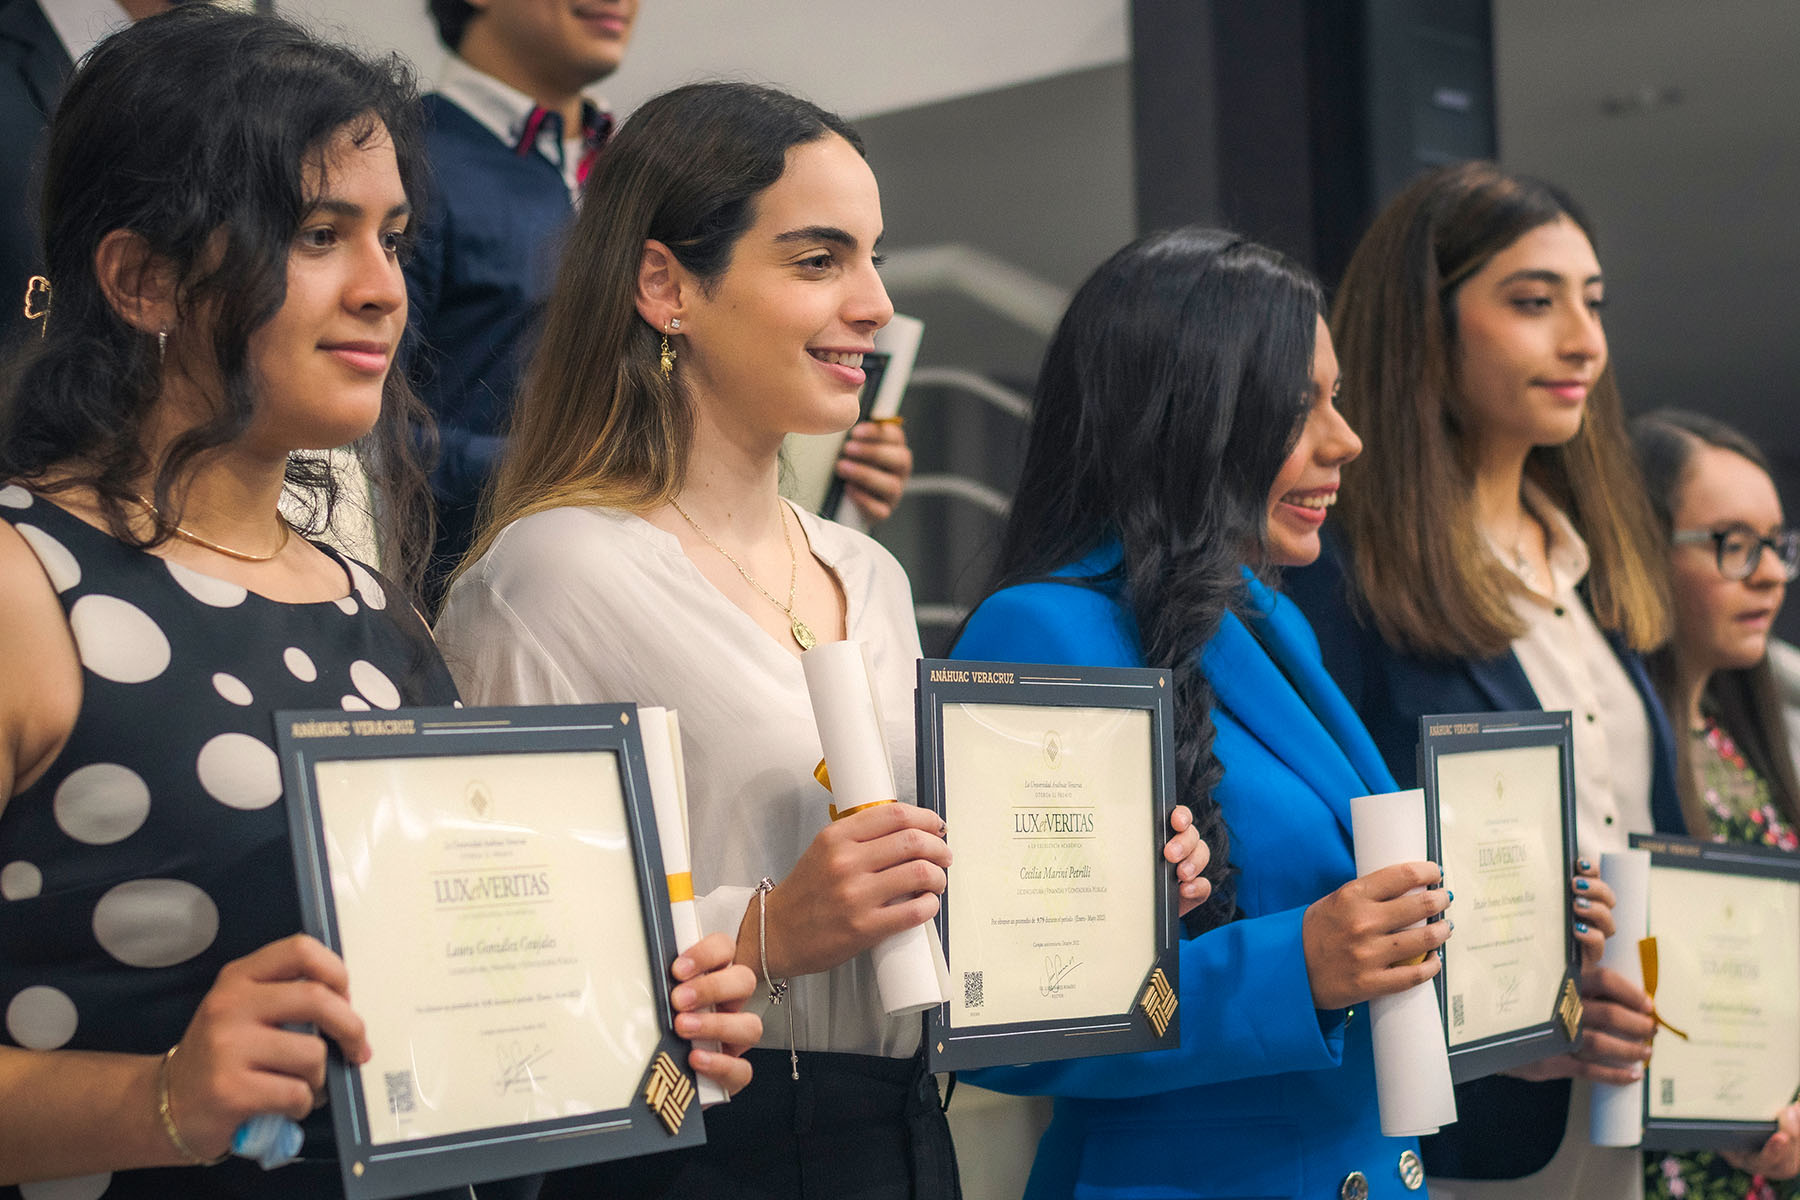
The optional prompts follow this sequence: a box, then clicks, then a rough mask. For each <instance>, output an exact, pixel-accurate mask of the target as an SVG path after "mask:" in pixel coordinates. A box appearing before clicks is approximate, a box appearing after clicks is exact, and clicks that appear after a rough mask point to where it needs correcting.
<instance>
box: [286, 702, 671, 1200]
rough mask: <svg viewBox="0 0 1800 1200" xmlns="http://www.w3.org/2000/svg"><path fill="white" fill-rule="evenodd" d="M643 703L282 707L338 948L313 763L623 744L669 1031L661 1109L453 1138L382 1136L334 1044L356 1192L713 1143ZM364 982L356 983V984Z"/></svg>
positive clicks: (295, 810) (300, 811)
mask: <svg viewBox="0 0 1800 1200" xmlns="http://www.w3.org/2000/svg"><path fill="white" fill-rule="evenodd" d="M636 712H637V709H636V706H635V705H630V704H605V705H589V704H580V705H556V706H548V705H546V706H533V707H518V708H402V709H395V710H392V711H387V712H378V713H355V712H343V711H340V710H336V709H327V710H319V711H301V712H293V711H289V712H278V713H276V714H275V732H276V741H277V746H278V750H279V753H280V756H281V771H282V782H283V785H284V788H285V790H286V797H287V809H288V827H289V832H290V836H291V839H292V844H293V854H294V869H295V875H296V877H297V880H298V883H299V888H300V912H301V920H302V924H303V927H304V928H305V930H306V932H307V933H309V934H311V935H312V936H314V937H316V938H318V939H319V940H320V941H321V942H323V943H324V944H325V945H326V946H328V947H330V948H331V949H332V950H333V951H334V952H337V953H339V954H342V953H343V945H342V941H341V939H340V936H339V929H338V915H337V910H336V904H335V901H334V899H333V890H332V882H331V874H330V867H329V865H328V863H327V861H326V856H325V850H324V841H323V832H324V831H323V822H322V817H321V813H320V810H319V805H318V798H317V790H316V777H315V774H314V772H315V768H316V766H317V765H318V764H321V763H328V762H337V761H343V760H347V759H364V760H368V759H390V760H391V759H416V758H424V757H432V756H438V757H445V758H450V757H457V756H466V755H490V754H531V753H567V752H584V751H601V752H610V753H611V754H613V755H614V756H615V758H614V761H615V762H616V763H617V764H618V771H619V787H620V791H621V794H622V796H623V799H624V807H625V818H626V826H627V828H628V830H629V833H630V838H631V850H632V861H633V865H634V869H635V874H636V879H635V883H636V890H637V894H638V899H639V903H640V907H641V909H642V913H643V915H644V921H645V928H644V938H645V944H646V948H647V951H648V954H649V957H650V962H649V964H648V965H649V977H650V979H651V981H652V986H653V988H654V989H655V992H654V994H653V995H652V996H651V997H650V1000H651V1006H652V1008H653V1009H654V1016H655V1021H656V1028H657V1031H658V1041H657V1044H656V1045H655V1046H654V1047H652V1048H651V1051H650V1053H649V1054H648V1055H647V1056H646V1058H645V1062H644V1067H643V1072H644V1075H645V1077H646V1078H650V1077H653V1076H654V1077H655V1078H657V1079H658V1081H659V1086H658V1088H657V1089H656V1091H657V1098H658V1099H659V1101H661V1109H660V1111H659V1109H658V1108H657V1107H653V1105H652V1103H651V1100H650V1098H649V1097H648V1096H647V1094H646V1089H645V1087H644V1086H643V1085H642V1084H641V1083H640V1084H638V1085H636V1086H635V1087H634V1090H633V1092H632V1097H633V1098H632V1102H631V1103H630V1104H629V1105H628V1106H627V1107H625V1108H620V1109H614V1110H611V1111H606V1112H594V1113H586V1114H581V1115H575V1116H567V1117H561V1118H557V1119H553V1120H545V1121H537V1122H532V1123H530V1124H525V1125H515V1126H508V1127H500V1128H488V1129H475V1130H469V1131H465V1132H461V1133H456V1134H450V1135H446V1136H437V1137H429V1138H417V1139H414V1140H402V1141H386V1142H375V1141H373V1140H372V1138H371V1133H372V1129H371V1121H370V1116H369V1113H370V1108H369V1097H367V1096H365V1095H364V1093H363V1086H362V1081H361V1075H360V1072H359V1071H356V1070H352V1069H350V1068H349V1067H348V1066H347V1065H346V1064H345V1063H344V1061H343V1059H342V1057H341V1056H340V1055H339V1054H338V1052H337V1048H336V1046H335V1045H331V1046H330V1055H329V1058H328V1062H327V1088H328V1093H329V1096H330V1103H331V1114H332V1126H333V1130H334V1132H335V1133H336V1137H337V1145H338V1155H339V1160H340V1166H341V1175H342V1178H343V1184H344V1195H345V1197H346V1200H387V1198H389V1197H398V1196H408V1195H412V1194H415V1193H419V1192H427V1191H434V1190H438V1189H443V1188H459V1187H462V1186H464V1185H466V1184H472V1183H483V1182H487V1181H490V1180H495V1179H506V1178H513V1177H517V1176H522V1175H530V1174H535V1173H537V1172H542V1171H553V1170H558V1169H561V1168H565V1167H573V1166H579V1165H582V1164H585V1163H593V1162H603V1161H609V1160H612V1159H619V1158H628V1157H633V1156H636V1155H640V1154H651V1153H656V1152H660V1151H664V1150H673V1149H678V1148H681V1147H686V1146H695V1145H699V1144H701V1143H703V1142H705V1140H706V1134H705V1128H704V1123H703V1121H702V1118H701V1115H700V1105H699V1103H698V1101H697V1100H695V1099H694V1095H695V1088H694V1079H693V1075H692V1073H691V1071H690V1069H689V1067H688V1064H687V1054H688V1048H689V1047H688V1044H687V1043H686V1042H685V1041H683V1040H682V1039H680V1038H678V1037H677V1036H676V1035H675V1033H674V1028H673V1020H674V1014H673V1007H672V1005H671V1003H670V998H669V994H670V991H671V990H672V988H673V983H672V981H671V979H670V977H669V965H670V963H672V962H673V961H674V959H675V954H676V951H675V937H674V929H673V923H672V917H671V915H670V910H669V896H668V885H667V881H666V878H665V876H664V874H663V869H662V861H663V859H662V849H661V844H660V843H659V841H658V840H657V831H656V819H655V812H654V809H653V807H652V802H651V799H650V785H649V777H648V775H647V774H646V771H645V766H644V751H643V742H642V739H641V737H640V736H639V730H638V724H637V721H636ZM597 969H603V966H602V967H600V968H597ZM354 983H355V981H354V980H352V986H353V987H354ZM358 1002H359V1003H366V1002H367V994H366V993H364V994H361V995H359V996H358ZM671 1094H672V1095H673V1097H674V1099H675V1100H676V1101H685V1102H683V1103H681V1104H680V1109H681V1112H680V1114H679V1116H677V1117H675V1119H674V1120H671V1115H672V1107H673V1106H672V1105H671V1104H670V1096H671ZM376 1099H377V1100H379V1099H380V1098H379V1097H377V1098H376Z"/></svg>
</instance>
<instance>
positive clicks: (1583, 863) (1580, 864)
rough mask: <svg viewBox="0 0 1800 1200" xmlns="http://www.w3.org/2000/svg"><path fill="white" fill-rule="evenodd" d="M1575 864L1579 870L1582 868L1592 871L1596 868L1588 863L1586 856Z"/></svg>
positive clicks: (1582, 869)
mask: <svg viewBox="0 0 1800 1200" xmlns="http://www.w3.org/2000/svg"><path fill="white" fill-rule="evenodd" d="M1575 866H1576V868H1577V869H1578V870H1581V871H1591V870H1593V869H1594V868H1593V866H1592V865H1590V864H1589V863H1588V860H1587V859H1585V858H1584V859H1581V860H1580V861H1578V862H1577V863H1576V864H1575Z"/></svg>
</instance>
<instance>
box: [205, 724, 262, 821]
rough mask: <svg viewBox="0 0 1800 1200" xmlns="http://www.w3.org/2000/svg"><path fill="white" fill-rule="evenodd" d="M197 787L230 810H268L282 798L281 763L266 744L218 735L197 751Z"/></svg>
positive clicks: (235, 735)
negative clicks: (227, 806) (198, 753)
mask: <svg viewBox="0 0 1800 1200" xmlns="http://www.w3.org/2000/svg"><path fill="white" fill-rule="evenodd" d="M194 773H195V774H197V775H198V776H199V777H200V786H201V787H203V788H205V789H206V794H207V795H209V796H211V797H212V798H213V799H214V800H217V801H218V802H219V803H220V804H224V805H229V806H230V807H232V808H241V809H256V808H267V807H269V805H271V804H273V803H275V801H277V800H279V799H280V798H281V760H280V759H278V758H276V757H275V751H273V750H271V749H269V745H268V743H267V742H263V741H260V740H258V739H256V738H253V737H251V736H250V735H249V734H247V733H221V734H219V735H218V736H217V737H214V738H212V739H211V740H209V741H208V742H207V743H206V745H204V746H202V747H200V757H199V758H198V759H197V760H196V761H195V763H194Z"/></svg>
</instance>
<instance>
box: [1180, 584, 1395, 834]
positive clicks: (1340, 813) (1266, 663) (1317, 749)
mask: <svg viewBox="0 0 1800 1200" xmlns="http://www.w3.org/2000/svg"><path fill="white" fill-rule="evenodd" d="M1272 632H1274V633H1276V634H1277V636H1279V634H1280V633H1281V632H1283V631H1281V630H1273V631H1272ZM1277 644H1279V643H1278V642H1277ZM1284 657H1292V656H1284ZM1200 665H1201V670H1202V671H1203V672H1204V673H1205V674H1206V678H1207V681H1208V682H1209V683H1210V684H1211V685H1212V688H1213V695H1214V697H1215V699H1216V701H1217V703H1218V704H1219V705H1220V707H1222V708H1224V709H1225V710H1226V711H1228V712H1229V713H1230V714H1231V716H1232V717H1233V719H1235V720H1236V721H1237V722H1238V724H1239V725H1241V726H1243V728H1244V731H1245V732H1246V733H1248V734H1250V736H1252V737H1254V738H1255V739H1256V740H1257V741H1259V742H1261V743H1262V745H1263V746H1264V747H1265V748H1266V749H1267V750H1268V751H1269V753H1270V754H1272V755H1274V756H1275V757H1276V758H1277V759H1279V760H1280V761H1281V762H1282V764H1283V765H1285V766H1286V767H1287V768H1288V769H1289V770H1290V771H1292V772H1293V773H1294V774H1295V775H1296V776H1298V777H1299V778H1300V779H1301V780H1303V781H1304V782H1305V783H1306V784H1307V786H1308V787H1309V788H1310V789H1311V790H1312V791H1313V793H1314V794H1315V795H1317V796H1318V797H1319V799H1320V800H1321V801H1322V802H1324V804H1325V805H1326V807H1327V808H1329V809H1330V810H1331V813H1332V815H1333V816H1334V817H1335V818H1336V819H1337V822H1338V825H1339V826H1340V827H1341V828H1342V829H1343V831H1344V834H1345V836H1346V837H1347V836H1348V835H1349V833H1350V798H1351V797H1352V796H1359V795H1363V794H1365V793H1367V792H1370V791H1384V790H1385V791H1391V790H1392V789H1393V782H1392V780H1391V779H1390V780H1388V781H1387V783H1386V784H1385V786H1381V785H1377V786H1375V787H1371V786H1369V785H1368V784H1367V783H1366V782H1365V781H1364V779H1363V777H1362V775H1361V774H1360V773H1359V772H1358V770H1357V769H1356V767H1355V766H1353V765H1352V764H1351V761H1350V759H1349V757H1347V756H1346V754H1345V752H1344V748H1343V746H1342V745H1340V744H1339V742H1338V741H1337V740H1335V738H1334V736H1333V735H1334V732H1335V731H1332V730H1329V729H1328V728H1327V726H1326V725H1325V724H1324V722H1323V721H1322V719H1321V716H1320V714H1319V713H1318V712H1316V711H1315V710H1314V709H1313V708H1312V707H1311V706H1310V705H1309V704H1308V703H1307V701H1306V699H1305V698H1304V697H1303V695H1302V693H1301V691H1300V690H1298V688H1299V687H1300V686H1302V685H1299V684H1297V683H1296V682H1294V681H1293V680H1292V679H1290V677H1289V676H1288V675H1285V674H1283V670H1282V667H1281V666H1278V665H1277V664H1276V662H1275V660H1273V659H1272V658H1270V656H1269V652H1268V650H1266V649H1265V648H1264V645H1263V643H1261V642H1259V641H1258V640H1257V638H1256V637H1255V636H1254V635H1252V634H1251V632H1250V630H1249V629H1247V628H1246V627H1245V626H1244V623H1243V622H1242V621H1240V620H1239V619H1238V618H1237V617H1236V616H1234V615H1233V614H1231V613H1227V614H1226V615H1225V618H1224V620H1223V621H1222V622H1221V623H1220V626H1219V632H1218V633H1217V634H1215V635H1214V636H1213V638H1212V640H1211V641H1209V642H1208V643H1207V644H1206V648H1205V649H1204V650H1203V651H1202V652H1201V655H1200ZM1315 667H1316V664H1315ZM1321 673H1322V672H1321ZM1294 678H1295V679H1302V678H1306V672H1304V671H1302V672H1301V673H1299V674H1297V675H1296V676H1295V677H1294ZM1326 682H1327V683H1329V681H1328V680H1327V681H1326ZM1308 690H1313V689H1311V688H1310V687H1309V688H1308ZM1338 700H1339V703H1340V704H1342V703H1343V700H1342V696H1341V695H1340V696H1339V697H1338ZM1343 707H1344V709H1345V711H1346V713H1348V708H1349V706H1348V705H1347V704H1344V705H1343ZM1348 715H1349V719H1350V721H1351V722H1352V723H1355V716H1354V714H1348ZM1357 727H1358V728H1360V725H1358V726H1357ZM1367 736H1368V735H1367V734H1366V733H1365V734H1364V735H1363V737H1364V739H1365V740H1366V739H1367ZM1370 752H1371V754H1373V747H1372V746H1371V747H1370ZM1374 757H1375V758H1376V761H1377V762H1379V756H1374ZM1384 774H1385V772H1384Z"/></svg>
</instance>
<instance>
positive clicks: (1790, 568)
mask: <svg viewBox="0 0 1800 1200" xmlns="http://www.w3.org/2000/svg"><path fill="white" fill-rule="evenodd" d="M1670 540H1671V541H1673V542H1674V543H1675V544H1676V545H1677V546H1698V545H1704V544H1705V543H1707V542H1711V543H1712V544H1713V557H1714V558H1715V559H1716V560H1717V561H1718V564H1719V574H1721V575H1723V576H1724V577H1725V578H1727V579H1748V578H1750V576H1752V575H1754V574H1756V565H1757V564H1758V563H1759V562H1761V561H1762V552H1763V551H1764V550H1765V549H1766V550H1768V551H1770V552H1771V553H1773V554H1774V555H1775V561H1776V562H1778V563H1780V564H1781V577H1782V578H1783V579H1792V578H1794V577H1795V576H1796V575H1800V529H1783V530H1779V531H1777V532H1775V533H1772V534H1770V535H1769V536H1768V537H1764V536H1762V535H1761V534H1759V533H1757V532H1756V531H1755V530H1754V529H1751V528H1750V527H1749V526H1747V525H1733V526H1731V527H1729V528H1727V529H1677V530H1676V531H1675V533H1674V535H1673V537H1672V538H1671V539H1670Z"/></svg>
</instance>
